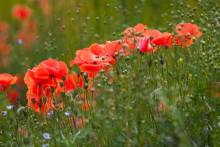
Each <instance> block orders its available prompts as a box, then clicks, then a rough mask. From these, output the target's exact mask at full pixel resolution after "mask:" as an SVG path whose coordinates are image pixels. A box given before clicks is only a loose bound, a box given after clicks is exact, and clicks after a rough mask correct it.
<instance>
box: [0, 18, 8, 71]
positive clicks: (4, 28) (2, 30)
mask: <svg viewBox="0 0 220 147" xmlns="http://www.w3.org/2000/svg"><path fill="white" fill-rule="evenodd" d="M8 29H9V26H8V23H7V22H0V63H1V64H0V65H1V66H4V67H6V66H7V64H8V55H9V53H10V45H9V44H8V37H9V33H8Z"/></svg>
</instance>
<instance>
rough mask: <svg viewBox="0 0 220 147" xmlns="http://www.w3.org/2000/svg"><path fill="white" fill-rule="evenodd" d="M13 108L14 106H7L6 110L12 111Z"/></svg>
mask: <svg viewBox="0 0 220 147" xmlns="http://www.w3.org/2000/svg"><path fill="white" fill-rule="evenodd" d="M13 107H14V105H8V106H6V108H7V109H8V110H12V109H13Z"/></svg>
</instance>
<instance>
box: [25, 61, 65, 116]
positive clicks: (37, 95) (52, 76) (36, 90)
mask: <svg viewBox="0 0 220 147" xmlns="http://www.w3.org/2000/svg"><path fill="white" fill-rule="evenodd" d="M67 73H68V68H67V66H66V64H65V63H64V62H62V61H57V60H55V59H47V60H45V61H43V62H41V63H40V64H39V65H37V66H36V67H34V68H33V69H31V70H29V71H28V72H27V73H26V75H25V78H24V81H25V84H26V85H27V87H28V91H27V99H28V106H29V107H30V108H32V109H33V110H35V111H36V112H43V113H44V112H48V111H49V110H52V109H53V108H55V107H56V105H57V103H56V102H57V99H61V97H60V95H59V94H60V91H59V90H58V89H61V88H60V87H59V83H60V82H62V81H63V77H65V76H66V75H67ZM59 101H60V105H59V104H58V105H59V106H60V107H62V103H61V100H59Z"/></svg>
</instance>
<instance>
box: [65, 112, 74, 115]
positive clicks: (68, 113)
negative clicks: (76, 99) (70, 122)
mask: <svg viewBox="0 0 220 147" xmlns="http://www.w3.org/2000/svg"><path fill="white" fill-rule="evenodd" d="M64 114H65V115H66V116H71V114H72V113H71V112H65V113H64Z"/></svg>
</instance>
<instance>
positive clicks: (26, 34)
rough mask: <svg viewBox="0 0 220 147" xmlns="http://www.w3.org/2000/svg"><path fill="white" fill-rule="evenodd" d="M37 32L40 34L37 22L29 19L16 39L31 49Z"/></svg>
mask: <svg viewBox="0 0 220 147" xmlns="http://www.w3.org/2000/svg"><path fill="white" fill-rule="evenodd" d="M37 34H38V25H37V22H36V21H27V22H26V23H24V24H23V25H22V28H21V30H20V31H19V32H18V34H17V35H16V41H17V42H18V43H19V44H21V45H24V47H25V48H26V49H29V48H31V47H32V45H33V43H34V42H35V41H36V38H37Z"/></svg>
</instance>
